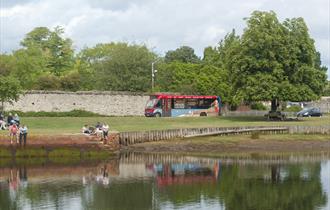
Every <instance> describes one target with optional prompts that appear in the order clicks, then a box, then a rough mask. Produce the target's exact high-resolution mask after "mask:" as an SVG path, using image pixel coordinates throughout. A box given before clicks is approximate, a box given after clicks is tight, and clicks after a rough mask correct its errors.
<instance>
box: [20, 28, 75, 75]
mask: <svg viewBox="0 0 330 210" xmlns="http://www.w3.org/2000/svg"><path fill="white" fill-rule="evenodd" d="M63 33H64V29H63V28H61V27H59V26H57V27H55V29H54V30H53V31H51V30H49V29H48V28H46V27H37V28H35V29H34V30H32V31H31V32H29V33H28V34H27V35H26V36H25V38H24V39H23V41H22V42H21V45H22V46H23V47H25V49H26V51H31V50H33V51H37V52H38V56H39V57H40V59H43V60H44V61H45V67H46V68H47V71H49V72H50V73H52V74H53V75H56V76H60V75H62V74H63V72H65V71H67V70H69V69H70V68H72V67H73V49H72V41H71V40H70V39H64V38H63Z"/></svg>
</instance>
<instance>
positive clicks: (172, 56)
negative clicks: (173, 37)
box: [165, 46, 200, 63]
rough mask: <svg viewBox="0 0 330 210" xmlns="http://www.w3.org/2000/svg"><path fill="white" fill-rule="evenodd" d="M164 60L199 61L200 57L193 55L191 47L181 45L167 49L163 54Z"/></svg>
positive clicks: (167, 61) (168, 61)
mask: <svg viewBox="0 0 330 210" xmlns="http://www.w3.org/2000/svg"><path fill="white" fill-rule="evenodd" d="M165 62H166V63H170V62H182V63H199V62H200V59H199V58H198V57H197V55H195V52H194V49H193V48H191V47H188V46H182V47H180V48H178V49H176V50H174V51H173V50H170V51H168V52H167V53H166V55H165Z"/></svg>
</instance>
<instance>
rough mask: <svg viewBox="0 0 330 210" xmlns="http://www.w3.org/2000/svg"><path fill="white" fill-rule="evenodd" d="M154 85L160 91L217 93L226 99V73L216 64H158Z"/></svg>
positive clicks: (198, 93)
mask: <svg viewBox="0 0 330 210" xmlns="http://www.w3.org/2000/svg"><path fill="white" fill-rule="evenodd" d="M158 70H159V71H158V74H157V75H158V77H157V80H156V85H157V87H158V89H159V90H160V91H164V92H178V93H182V94H196V95H219V96H221V98H222V100H223V101H227V100H228V90H229V87H228V83H226V82H224V81H227V80H228V75H227V73H226V72H225V71H224V70H223V69H221V68H218V67H216V66H212V65H207V64H192V63H180V62H172V63H164V64H161V65H159V68H158Z"/></svg>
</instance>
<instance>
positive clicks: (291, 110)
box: [284, 106, 302, 112]
mask: <svg viewBox="0 0 330 210" xmlns="http://www.w3.org/2000/svg"><path fill="white" fill-rule="evenodd" d="M301 110H302V109H301V107H300V106H290V107H288V108H285V109H284V111H285V112H299V111H301Z"/></svg>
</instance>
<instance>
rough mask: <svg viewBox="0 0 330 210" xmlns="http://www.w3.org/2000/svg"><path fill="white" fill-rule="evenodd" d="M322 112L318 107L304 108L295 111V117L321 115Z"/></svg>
mask: <svg viewBox="0 0 330 210" xmlns="http://www.w3.org/2000/svg"><path fill="white" fill-rule="evenodd" d="M321 116H322V113H321V111H320V109H319V108H314V107H313V108H305V109H303V110H301V111H300V112H298V113H297V117H321Z"/></svg>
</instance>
